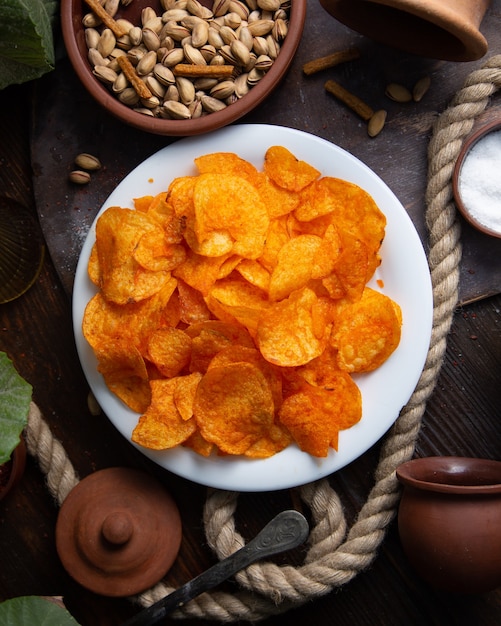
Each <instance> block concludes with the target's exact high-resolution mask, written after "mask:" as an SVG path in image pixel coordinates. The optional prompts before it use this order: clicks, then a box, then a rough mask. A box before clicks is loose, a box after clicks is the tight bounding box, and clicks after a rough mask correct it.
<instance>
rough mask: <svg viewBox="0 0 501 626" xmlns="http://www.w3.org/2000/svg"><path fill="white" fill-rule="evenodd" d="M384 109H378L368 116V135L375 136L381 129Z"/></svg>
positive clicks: (384, 120)
mask: <svg viewBox="0 0 501 626" xmlns="http://www.w3.org/2000/svg"><path fill="white" fill-rule="evenodd" d="M386 115H387V113H386V111H385V110H384V109H380V110H379V111H376V112H375V113H374V115H373V116H372V117H371V118H370V120H369V122H368V124H367V132H368V133H369V137H376V135H379V133H380V132H381V131H382V130H383V127H384V125H385V122H386Z"/></svg>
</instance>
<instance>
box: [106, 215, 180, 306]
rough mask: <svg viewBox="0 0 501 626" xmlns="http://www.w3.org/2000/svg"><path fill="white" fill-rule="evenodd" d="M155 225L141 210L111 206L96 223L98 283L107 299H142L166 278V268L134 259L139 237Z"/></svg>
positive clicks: (127, 300) (168, 275)
mask: <svg viewBox="0 0 501 626" xmlns="http://www.w3.org/2000/svg"><path fill="white" fill-rule="evenodd" d="M155 228H157V226H156V225H155V224H154V223H153V222H151V220H149V219H148V217H147V216H146V215H145V214H144V213H140V212H139V211H134V210H133V209H121V208H118V207H111V208H109V209H107V210H106V211H105V212H104V213H103V214H102V215H101V216H100V217H99V218H98V220H97V223H96V246H97V255H98V259H99V268H100V273H101V281H100V286H101V290H102V292H103V294H104V295H105V297H106V298H107V299H108V300H111V301H113V302H116V303H117V304H126V303H130V302H137V301H139V300H144V299H145V298H148V297H150V296H152V295H153V294H155V293H157V292H158V291H160V289H161V288H162V287H163V286H164V285H165V284H166V283H167V282H168V281H169V279H170V273H169V272H168V271H150V270H146V269H144V268H142V267H141V266H140V265H139V264H138V263H137V261H136V260H135V259H134V250H135V249H136V247H137V245H138V243H139V240H140V239H141V237H142V236H143V235H144V234H145V233H147V232H151V231H153V230H155Z"/></svg>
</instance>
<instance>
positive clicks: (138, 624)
mask: <svg viewBox="0 0 501 626" xmlns="http://www.w3.org/2000/svg"><path fill="white" fill-rule="evenodd" d="M308 533H309V527H308V522H307V521H306V519H305V518H304V516H303V515H301V513H299V512H298V511H293V510H290V511H282V513H279V514H278V515H277V516H276V517H274V518H273V519H272V520H271V522H269V523H268V524H267V525H266V526H265V527H264V528H263V530H261V532H260V533H259V534H258V535H256V537H254V539H252V541H249V543H248V544H246V545H245V546H244V547H243V548H240V550H237V551H236V552H234V553H233V554H232V555H230V556H229V557H227V558H226V559H224V560H222V561H219V563H216V564H215V565H213V566H212V567H210V568H209V569H208V570H206V571H205V572H203V573H202V574H200V575H199V576H197V577H196V578H193V580H190V581H189V582H187V583H186V584H185V585H183V586H182V587H179V589H176V590H175V591H173V592H172V593H171V594H169V595H168V596H166V597H165V598H162V599H161V600H159V601H158V602H155V603H154V604H152V605H151V606H150V607H148V608H147V609H144V610H143V611H141V612H139V613H138V614H137V615H135V616H134V617H132V618H131V619H129V620H127V621H126V622H124V624H123V625H122V626H150V625H151V624H156V623H157V622H158V621H159V620H161V619H162V618H163V617H165V616H166V615H167V614H168V613H170V612H171V611H174V610H175V609H177V608H179V607H180V606H182V605H183V604H185V603H186V602H188V601H189V600H192V599H193V598H195V597H196V596H198V595H200V594H201V593H203V592H204V591H208V590H209V589H212V588H213V587H216V586H217V585H219V584H220V583H222V582H224V581H225V580H226V579H228V578H229V577H230V576H233V575H234V574H236V573H237V572H239V571H240V570H241V569H244V568H245V567H247V566H248V565H250V564H251V563H254V561H258V560H259V559H263V558H265V557H269V556H272V555H273V554H278V553H279V552H285V550H290V549H292V548H295V547H296V546H299V545H300V544H302V543H303V542H304V541H305V540H306V537H307V536H308Z"/></svg>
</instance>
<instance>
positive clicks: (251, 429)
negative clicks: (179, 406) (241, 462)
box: [194, 363, 275, 454]
mask: <svg viewBox="0 0 501 626" xmlns="http://www.w3.org/2000/svg"><path fill="white" fill-rule="evenodd" d="M194 413H195V419H196V422H197V424H198V427H199V429H200V432H201V434H202V436H203V437H204V439H206V440H207V441H210V442H212V443H214V445H216V446H217V447H218V448H219V449H220V450H222V451H223V452H226V453H228V454H245V452H246V451H247V450H248V449H249V448H250V447H251V446H252V445H253V444H255V443H256V442H257V441H259V440H260V439H262V438H263V437H266V436H268V433H269V431H270V428H271V427H273V426H274V415H275V409H274V404H273V396H272V393H271V389H270V386H269V385H268V382H267V381H266V379H265V377H264V376H263V374H262V372H261V371H260V370H259V368H257V367H255V366H254V365H252V364H250V363H231V364H228V365H225V366H223V367H214V368H212V369H210V370H208V371H207V373H206V374H205V375H204V377H203V378H202V380H201V381H200V383H199V385H198V388H197V393H196V396H195V405H194Z"/></svg>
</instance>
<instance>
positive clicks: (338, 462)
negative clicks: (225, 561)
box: [73, 124, 432, 491]
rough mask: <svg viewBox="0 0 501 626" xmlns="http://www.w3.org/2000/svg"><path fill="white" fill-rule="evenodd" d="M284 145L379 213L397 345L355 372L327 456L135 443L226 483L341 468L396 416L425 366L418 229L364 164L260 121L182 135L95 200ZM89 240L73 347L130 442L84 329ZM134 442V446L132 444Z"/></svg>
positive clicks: (425, 286) (285, 483)
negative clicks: (353, 418)
mask: <svg viewBox="0 0 501 626" xmlns="http://www.w3.org/2000/svg"><path fill="white" fill-rule="evenodd" d="M272 145H282V146H285V147H287V148H288V149H289V150H290V151H291V152H292V153H293V154H295V155H296V156H297V157H298V158H300V159H303V160H305V161H307V162H308V163H311V164H312V165H313V166H315V167H316V168H317V169H319V170H320V171H321V172H322V174H323V175H329V176H336V177H338V178H342V179H345V180H348V181H351V182H353V183H356V184H358V185H359V186H360V187H362V188H363V189H365V190H366V191H368V192H369V193H370V194H371V195H372V197H373V198H374V200H375V201H376V203H377V204H378V205H379V207H380V208H381V210H382V211H383V212H384V214H385V215H386V218H387V228H386V237H385V240H384V242H383V246H382V249H381V255H382V264H381V266H380V268H379V269H378V271H377V275H376V277H374V279H373V280H372V282H371V286H373V287H374V288H375V289H379V287H378V286H377V284H376V282H375V280H376V279H381V280H382V281H383V282H382V284H383V285H384V287H383V289H382V290H383V292H384V293H386V294H387V295H388V296H390V297H391V298H393V299H394V300H396V301H397V302H398V303H399V304H400V306H401V308H402V313H403V328H402V338H401V341H400V345H399V346H398V348H397V350H396V351H395V352H394V353H393V354H392V356H391V357H390V358H389V359H388V360H387V361H386V363H384V364H383V365H382V366H381V367H380V368H379V369H378V370H376V371H375V372H373V373H370V374H365V375H359V376H357V378H356V381H357V384H358V385H359V388H360V390H361V392H362V403H363V414H362V419H361V421H360V422H359V423H358V424H356V425H355V426H353V427H352V428H350V429H348V430H345V431H342V432H341V433H340V436H339V451H338V452H336V451H334V450H332V451H331V452H330V454H329V456H328V457H327V458H325V459H318V458H314V457H312V456H310V455H309V454H305V453H304V452H301V451H300V450H299V449H298V448H297V447H296V446H295V445H291V446H289V447H288V448H287V449H285V450H284V451H282V452H280V453H279V454H276V455H275V456H273V457H271V458H269V459H264V460H250V459H246V458H243V457H230V456H229V457H223V458H221V457H217V456H214V457H209V458H204V457H202V456H200V455H198V454H196V453H194V452H193V451H192V450H189V449H186V448H183V447H178V448H176V449H174V450H168V451H160V452H159V451H155V450H147V449H145V448H142V447H139V446H137V447H138V449H139V450H140V451H141V452H142V453H143V454H145V455H146V456H148V457H149V458H150V459H152V460H153V461H155V462H156V463H158V464H159V465H160V466H162V467H164V468H165V469H167V470H169V471H171V472H173V473H174V474H177V475H179V476H182V477H184V478H187V479H189V480H192V481H194V482H197V483H201V484H203V485H207V486H211V487H216V488H220V489H229V490H234V491H272V490H277V489H286V488H289V487H292V486H297V485H301V484H305V483H308V482H311V481H314V480H316V479H319V478H322V477H324V476H327V475H329V474H331V473H332V472H335V471H336V470H339V469H340V468H342V467H344V466H345V465H347V464H348V463H350V462H351V461H353V460H354V459H356V458H357V457H359V456H360V455H361V454H363V453H364V452H365V451H366V450H368V449H369V448H370V447H371V446H372V445H373V444H374V443H376V442H377V441H378V440H379V439H380V438H381V437H382V436H383V435H384V434H385V433H386V431H387V430H388V429H389V428H390V426H391V425H392V424H393V423H394V421H395V420H396V418H397V417H398V415H399V413H400V410H401V409H402V407H403V406H404V405H405V404H406V403H407V401H408V400H409V398H410V397H411V395H412V393H413V391H414V389H415V387H416V384H417V382H418V379H419V376H420V374H421V371H422V369H423V366H424V362H425V359H426V355H427V352H428V346H429V341H430V336H431V327H432V290H431V281H430V274H429V270H428V264H427V261H426V257H425V254H424V251H423V247H422V244H421V241H420V239H419V236H418V234H417V232H416V230H415V228H414V225H413V224H412V222H411V220H410V218H409V216H408V215H407V213H406V211H405V209H404V208H403V206H402V205H401V204H400V202H399V201H398V200H397V198H396V197H395V195H394V194H393V193H392V191H391V190H390V189H389V188H388V187H387V186H386V185H385V183H384V182H383V181H382V180H381V179H380V178H379V177H378V176H377V175H376V174H375V173H374V172H372V171H371V170H370V169H369V168H368V167H367V166H366V165H364V164H363V163H361V162H360V161H359V160H358V159H356V158H355V157H353V156H352V155H350V154H349V153H348V152H346V151H345V150H343V149H341V148H339V147H337V146H335V145H333V144H331V143H329V142H328V141H325V140H323V139H320V138H318V137H315V136H313V135H309V134H307V133H304V132H301V131H297V130H293V129H290V128H284V127H280V126H267V125H258V124H256V125H244V124H242V125H237V126H230V127H227V128H224V129H222V130H218V131H216V132H214V133H212V134H209V135H205V136H203V137H190V138H188V139H182V140H181V141H178V142H176V143H174V144H172V145H170V146H168V147H166V148H164V149H162V150H160V151H159V152H157V153H156V154H154V155H153V156H151V157H150V158H148V159H146V161H144V162H143V163H141V165H139V166H138V167H136V169H134V170H133V171H132V172H131V173H130V174H129V175H128V176H127V177H126V178H125V179H124V180H123V181H122V182H121V183H120V184H119V185H118V187H117V188H116V189H115V191H114V192H113V193H112V194H111V195H110V197H109V198H108V200H107V201H106V202H105V203H104V205H103V207H102V208H101V212H102V211H104V210H105V209H106V208H107V207H109V206H114V205H118V206H122V207H131V208H132V206H133V205H132V199H133V198H134V197H138V196H142V195H154V194H156V193H159V192H161V191H164V190H166V189H167V186H168V185H169V182H170V181H171V180H172V179H173V178H175V177H177V176H185V175H190V174H195V173H196V170H195V167H194V164H193V159H194V158H195V157H197V156H200V155H203V154H208V153H211V152H217V151H226V152H229V151H231V152H236V153H237V154H238V155H239V156H241V157H243V158H245V159H247V160H249V161H251V162H252V163H254V165H256V166H257V167H258V168H260V169H261V168H262V165H263V157H264V154H265V152H266V150H267V148H268V147H270V146H272ZM94 240H95V230H94V226H93V227H92V228H91V230H90V232H89V234H88V236H87V239H86V241H85V243H84V246H83V249H82V252H81V256H80V260H79V263H78V266H77V271H76V277H75V285H74V295H73V323H74V331H75V339H76V345H77V349H78V354H79V357H80V360H81V363H82V367H83V370H84V373H85V375H86V377H87V380H88V382H89V385H90V387H91V389H92V391H93V393H94V395H95V396H96V399H97V400H98V402H99V404H100V405H101V407H102V409H103V411H104V412H105V413H106V415H107V416H108V418H109V419H110V420H111V421H112V423H113V424H114V425H115V427H116V428H117V429H118V430H119V431H120V433H121V434H122V435H123V436H124V437H126V438H127V439H128V440H129V441H130V437H131V433H132V430H133V429H134V427H135V425H136V423H137V420H138V415H137V414H136V413H134V412H132V411H131V410H129V409H128V408H126V407H125V406H124V405H123V404H122V402H121V401H120V400H118V399H117V398H116V397H115V396H114V395H113V394H111V393H110V392H109V391H108V388H107V387H106V385H105V384H104V382H103V379H102V377H101V375H100V374H99V373H98V371H97V369H96V359H95V357H94V354H93V352H92V349H91V348H90V346H89V345H88V344H87V342H86V341H85V339H84V338H83V335H82V331H81V328H82V318H83V313H84V309H85V306H86V304H87V302H88V301H89V300H90V298H91V297H92V296H93V295H94V293H95V291H96V290H95V287H94V286H93V285H92V283H91V282H90V281H89V279H88V276H87V261H88V258H89V254H90V251H91V247H92V245H93V243H94ZM132 445H135V444H132Z"/></svg>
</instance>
